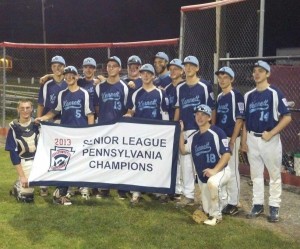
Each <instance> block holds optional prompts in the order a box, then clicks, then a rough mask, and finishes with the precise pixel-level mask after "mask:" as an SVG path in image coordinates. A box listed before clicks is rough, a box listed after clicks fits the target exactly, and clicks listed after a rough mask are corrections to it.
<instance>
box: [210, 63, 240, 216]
mask: <svg viewBox="0 0 300 249" xmlns="http://www.w3.org/2000/svg"><path fill="white" fill-rule="evenodd" d="M215 74H216V75H217V76H218V83H219V86H220V88H221V89H222V92H221V93H220V94H219V95H218V98H217V104H216V110H217V117H216V125H217V126H218V127H220V128H221V129H222V130H223V131H224V132H225V133H226V135H227V138H228V141H229V147H230V150H231V152H232V154H231V157H230V160H229V162H228V167H229V168H230V172H231V176H230V179H229V181H228V184H227V185H226V186H225V188H224V196H222V198H226V199H225V200H224V201H225V204H226V206H225V207H224V209H223V210H222V213H223V214H228V215H235V214H237V213H238V208H237V205H238V203H239V197H240V174H239V148H240V142H241V140H240V132H241V129H242V126H243V119H244V110H245V107H244V97H243V96H242V94H241V93H240V92H239V91H237V90H236V89H233V86H232V84H233V81H234V76H235V74H234V71H233V70H232V69H231V68H230V67H222V68H221V69H219V71H217V72H216V73H215Z"/></svg>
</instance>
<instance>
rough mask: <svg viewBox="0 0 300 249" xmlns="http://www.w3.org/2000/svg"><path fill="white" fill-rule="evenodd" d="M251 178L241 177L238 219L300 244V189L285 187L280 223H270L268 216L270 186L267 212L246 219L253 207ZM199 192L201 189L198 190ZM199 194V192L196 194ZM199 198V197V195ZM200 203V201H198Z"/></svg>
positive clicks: (266, 206) (267, 189)
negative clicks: (254, 217)
mask: <svg viewBox="0 0 300 249" xmlns="http://www.w3.org/2000/svg"><path fill="white" fill-rule="evenodd" d="M249 181H250V177H248V176H241V197H240V205H241V207H240V208H239V209H240V212H239V213H238V214H237V216H236V218H237V219H241V220H243V221H244V222H247V223H249V224H251V225H252V226H259V227H263V228H265V229H269V230H272V231H273V232H275V233H276V234H279V235H280V236H283V237H286V238H289V239H292V240H296V241H299V242H300V188H299V187H294V186H290V185H283V192H282V202H281V207H280V221H279V222H278V223H269V222H268V221H267V216H268V214H269V207H268V197H269V186H265V204H266V205H265V212H264V214H263V215H261V216H260V217H258V218H256V219H246V214H247V213H248V212H249V211H250V210H251V207H252V186H250V185H249V184H248V182H249ZM197 191H199V189H197ZM196 193H197V192H196ZM198 196H199V195H198ZM196 201H197V202H199V200H198V199H196Z"/></svg>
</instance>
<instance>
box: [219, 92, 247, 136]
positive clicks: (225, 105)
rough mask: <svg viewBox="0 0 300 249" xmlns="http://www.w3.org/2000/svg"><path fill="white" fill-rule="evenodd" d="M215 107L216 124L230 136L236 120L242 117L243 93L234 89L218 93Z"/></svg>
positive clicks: (243, 106) (243, 109)
mask: <svg viewBox="0 0 300 249" xmlns="http://www.w3.org/2000/svg"><path fill="white" fill-rule="evenodd" d="M216 109H217V119H216V125H217V126H218V127H220V128H221V129H222V130H223V131H225V133H226V135H227V137H231V136H232V134H233V130H234V126H235V123H236V120H237V119H244V111H245V105H244V97H243V95H242V94H241V93H240V92H239V91H237V90H235V89H233V90H231V91H230V92H228V93H226V94H224V93H220V94H219V95H218V98H217V104H216Z"/></svg>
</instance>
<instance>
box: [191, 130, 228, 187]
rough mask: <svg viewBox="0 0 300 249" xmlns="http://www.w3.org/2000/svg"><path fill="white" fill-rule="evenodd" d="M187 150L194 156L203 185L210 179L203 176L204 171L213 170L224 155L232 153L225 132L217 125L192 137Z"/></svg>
mask: <svg viewBox="0 0 300 249" xmlns="http://www.w3.org/2000/svg"><path fill="white" fill-rule="evenodd" d="M186 150H187V152H189V153H191V154H192V157H193V162H194V165H195V169H196V172H197V174H198V177H199V179H200V180H201V182H203V183H207V180H208V177H206V176H203V170H204V169H207V168H210V169H213V168H214V167H215V166H216V165H217V163H218V162H219V160H220V158H221V156H222V155H223V154H225V153H230V148H229V146H228V139H227V136H226V134H225V132H224V131H223V130H222V129H220V128H219V127H217V126H215V125H212V126H210V128H209V129H208V130H207V131H206V132H204V133H200V131H198V132H197V133H195V134H194V135H193V136H192V137H190V138H189V139H188V143H187V146H186ZM225 167H226V166H225Z"/></svg>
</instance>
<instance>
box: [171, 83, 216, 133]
mask: <svg viewBox="0 0 300 249" xmlns="http://www.w3.org/2000/svg"><path fill="white" fill-rule="evenodd" d="M176 95H177V102H176V104H175V107H176V108H179V110H180V119H181V120H182V121H183V124H184V130H186V131H187V130H197V129H198V125H197V124H196V121H195V117H194V108H195V107H197V106H199V105H200V104H205V105H208V106H209V107H210V108H211V109H212V110H213V109H215V103H214V93H213V91H212V86H211V85H207V84H204V83H203V82H201V81H199V82H198V83H196V84H194V85H192V86H189V85H188V84H187V83H186V82H184V83H183V84H181V85H179V86H178V87H177V92H176Z"/></svg>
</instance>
